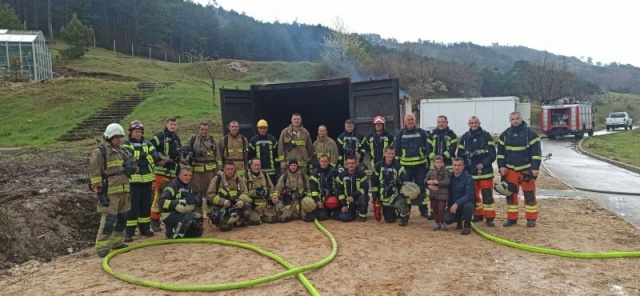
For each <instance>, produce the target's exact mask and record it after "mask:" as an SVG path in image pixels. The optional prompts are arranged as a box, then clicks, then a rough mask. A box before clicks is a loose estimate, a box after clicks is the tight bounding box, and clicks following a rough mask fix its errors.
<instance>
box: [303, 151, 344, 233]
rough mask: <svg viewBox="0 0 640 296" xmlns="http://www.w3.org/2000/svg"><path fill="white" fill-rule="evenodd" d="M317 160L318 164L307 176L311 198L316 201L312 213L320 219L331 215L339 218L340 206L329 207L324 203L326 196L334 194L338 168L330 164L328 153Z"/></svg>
mask: <svg viewBox="0 0 640 296" xmlns="http://www.w3.org/2000/svg"><path fill="white" fill-rule="evenodd" d="M318 162H319V166H318V167H317V168H314V169H313V172H312V173H311V177H310V178H309V187H310V188H311V198H313V200H314V201H315V202H316V210H315V211H314V212H313V215H315V217H316V218H317V219H318V220H320V221H324V220H327V219H329V218H330V217H333V219H334V220H339V219H340V218H339V213H340V208H339V207H338V208H336V209H329V208H327V206H326V204H325V201H326V199H327V197H329V196H335V195H336V188H335V183H336V178H337V177H338V170H337V169H336V168H335V167H334V166H332V165H330V162H329V156H328V155H322V156H320V158H318Z"/></svg>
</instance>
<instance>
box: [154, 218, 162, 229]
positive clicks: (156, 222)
mask: <svg viewBox="0 0 640 296" xmlns="http://www.w3.org/2000/svg"><path fill="white" fill-rule="evenodd" d="M151 229H152V230H153V232H160V231H162V226H160V220H156V219H151Z"/></svg>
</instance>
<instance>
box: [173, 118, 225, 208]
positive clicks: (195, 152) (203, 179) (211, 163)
mask: <svg viewBox="0 0 640 296" xmlns="http://www.w3.org/2000/svg"><path fill="white" fill-rule="evenodd" d="M182 150H183V151H188V152H190V154H191V155H192V156H191V157H192V160H191V162H192V170H193V177H192V178H191V183H189V186H190V187H191V190H193V192H194V193H195V194H198V195H199V196H200V197H204V196H206V195H207V190H208V189H209V182H211V179H213V177H215V176H216V174H217V172H218V163H217V162H218V160H219V159H220V151H219V150H218V149H216V140H215V139H214V137H213V136H211V135H209V124H208V123H206V122H202V123H200V125H199V126H198V134H196V135H193V136H191V139H189V143H188V144H187V145H185V146H183V147H182ZM201 199H202V201H203V202H202V204H200V205H197V206H196V211H197V212H199V213H200V214H202V215H203V217H206V216H207V213H208V211H207V202H206V198H201Z"/></svg>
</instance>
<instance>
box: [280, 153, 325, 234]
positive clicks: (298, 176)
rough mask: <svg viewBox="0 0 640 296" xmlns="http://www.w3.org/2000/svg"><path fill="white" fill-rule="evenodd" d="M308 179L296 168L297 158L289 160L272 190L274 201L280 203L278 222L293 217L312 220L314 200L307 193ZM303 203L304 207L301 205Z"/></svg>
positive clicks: (287, 220) (283, 221)
mask: <svg viewBox="0 0 640 296" xmlns="http://www.w3.org/2000/svg"><path fill="white" fill-rule="evenodd" d="M309 192H310V191H309V180H308V179H307V175H306V174H305V173H304V172H303V171H302V170H299V169H298V160H297V159H295V158H293V159H290V160H289V170H288V171H287V172H285V173H284V174H282V175H281V176H280V178H279V179H278V184H277V185H276V190H275V191H274V192H273V195H272V196H274V197H276V198H275V199H274V201H276V203H278V202H279V203H280V205H279V206H280V209H281V210H282V212H281V213H280V222H282V223H286V222H289V221H291V220H292V219H294V218H296V217H297V218H301V219H303V220H304V221H313V220H314V219H315V217H314V216H313V214H312V213H313V211H314V210H315V206H314V205H315V204H316V203H315V202H314V201H313V199H312V198H311V197H310V196H307V194H308V193H309ZM303 203H304V205H305V207H303Z"/></svg>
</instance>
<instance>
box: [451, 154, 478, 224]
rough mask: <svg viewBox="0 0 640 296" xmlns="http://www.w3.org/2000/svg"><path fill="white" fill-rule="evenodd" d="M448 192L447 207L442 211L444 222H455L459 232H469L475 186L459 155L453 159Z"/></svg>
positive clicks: (473, 206) (474, 205) (473, 208)
mask: <svg viewBox="0 0 640 296" xmlns="http://www.w3.org/2000/svg"><path fill="white" fill-rule="evenodd" d="M449 194H450V196H449V204H448V206H449V207H448V208H447V209H446V210H445V212H444V223H446V224H451V223H453V222H457V225H456V228H457V229H460V228H462V231H461V232H460V233H461V234H462V235H467V234H469V233H471V216H473V211H475V209H476V204H475V187H474V185H473V179H472V178H471V176H470V175H469V173H467V172H466V171H465V170H464V160H463V159H462V158H459V157H456V158H454V159H453V176H452V178H451V186H450V187H449ZM463 222H464V224H463Z"/></svg>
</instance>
